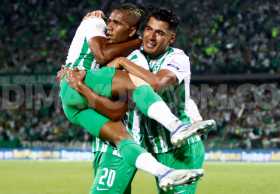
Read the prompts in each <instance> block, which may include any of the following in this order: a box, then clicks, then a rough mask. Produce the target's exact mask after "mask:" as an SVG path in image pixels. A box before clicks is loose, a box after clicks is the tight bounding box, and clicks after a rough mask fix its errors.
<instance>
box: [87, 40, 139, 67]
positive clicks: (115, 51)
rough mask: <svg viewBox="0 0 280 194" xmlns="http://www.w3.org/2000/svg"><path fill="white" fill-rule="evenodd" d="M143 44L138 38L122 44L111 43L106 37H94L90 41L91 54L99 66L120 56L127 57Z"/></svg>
mask: <svg viewBox="0 0 280 194" xmlns="http://www.w3.org/2000/svg"><path fill="white" fill-rule="evenodd" d="M141 43H142V41H141V39H138V38H135V39H132V40H130V41H128V42H122V43H110V42H109V41H108V39H107V38H104V37H94V38H92V39H90V41H89V45H90V49H91V52H92V53H93V54H94V56H95V59H96V62H97V63H98V64H106V63H108V62H109V61H111V60H112V59H114V58H115V57H118V56H127V55H128V54H129V53H130V52H132V51H133V50H135V49H137V48H139V47H140V45H141Z"/></svg>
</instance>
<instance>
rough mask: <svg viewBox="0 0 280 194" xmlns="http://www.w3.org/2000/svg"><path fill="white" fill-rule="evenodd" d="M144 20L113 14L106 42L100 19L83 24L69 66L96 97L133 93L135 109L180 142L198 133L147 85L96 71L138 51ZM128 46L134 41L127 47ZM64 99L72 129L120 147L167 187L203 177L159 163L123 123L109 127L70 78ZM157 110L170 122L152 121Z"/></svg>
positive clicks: (125, 10)
mask: <svg viewBox="0 0 280 194" xmlns="http://www.w3.org/2000/svg"><path fill="white" fill-rule="evenodd" d="M140 18H141V15H140V14H139V10H136V9H135V8H133V7H130V6H122V7H120V8H117V9H114V10H113V12H112V13H111V15H110V18H109V21H108V28H107V35H108V36H107V37H105V34H104V31H105V26H106V25H105V23H104V21H103V20H102V19H100V18H96V17H95V18H90V19H85V20H84V21H82V23H81V24H80V26H79V27H78V29H77V31H76V34H75V36H74V39H73V41H72V43H71V46H70V49H69V52H68V56H67V60H66V64H67V67H69V68H74V67H78V68H79V69H85V70H86V71H85V73H86V74H85V83H86V84H87V85H88V86H90V88H91V89H93V91H95V92H97V93H98V94H101V95H103V96H106V97H118V96H119V94H120V93H121V94H125V95H127V92H128V91H132V93H133V99H134V101H135V102H136V104H137V103H138V107H139V108H140V109H141V110H142V112H144V113H146V115H149V116H150V117H153V118H155V119H157V120H159V121H160V122H161V123H162V124H165V126H166V127H167V128H168V129H170V130H173V131H174V135H173V136H172V137H173V140H175V142H176V141H181V137H180V134H181V132H185V131H186V128H187V129H193V130H196V129H194V126H190V127H189V126H186V125H185V124H183V123H182V122H181V121H179V120H178V119H177V118H176V117H175V116H174V115H173V114H172V113H171V112H170V110H169V109H168V107H167V106H166V105H165V104H164V102H163V101H162V100H161V98H160V97H159V96H158V95H157V94H156V93H155V92H154V91H153V90H152V88H151V87H150V86H149V85H148V84H146V83H145V82H144V81H143V80H141V79H139V78H137V77H135V76H133V75H129V74H127V73H125V72H123V71H116V69H115V68H110V67H108V68H107V67H103V68H101V69H99V70H96V69H97V68H98V65H97V63H96V62H98V63H105V62H107V61H108V60H110V59H112V58H114V57H115V56H117V55H121V54H122V53H127V52H128V51H130V49H131V47H132V48H133V47H135V46H139V40H137V39H136V40H131V39H133V37H134V36H135V33H136V29H137V25H138V23H139V21H140ZM126 40H130V41H129V42H124V41H126ZM110 43H121V44H110ZM119 50H121V51H119ZM92 53H93V54H92ZM90 69H92V70H90ZM114 83H115V84H114ZM77 86H78V89H81V88H80V87H79V86H81V85H80V84H78V85H77ZM76 89H77V88H76ZM86 89H88V88H86ZM142 95H146V96H145V98H146V100H147V101H146V102H145V101H144V100H143V99H142ZM60 97H61V100H62V106H63V110H64V112H65V115H66V117H67V118H68V119H69V120H70V121H71V122H72V123H74V124H78V125H81V126H82V127H84V128H85V129H86V130H87V131H89V132H90V133H91V134H92V135H94V136H97V137H101V139H103V140H108V141H110V142H112V143H113V144H114V145H116V146H117V147H118V150H119V152H120V154H121V155H122V157H123V158H124V160H125V161H126V162H127V163H128V164H129V165H131V166H136V167H137V168H139V169H142V170H144V171H147V172H149V173H151V174H153V175H155V176H157V177H158V178H159V179H160V182H161V185H162V186H163V187H165V186H170V185H171V186H172V185H177V184H184V183H188V182H189V181H191V180H192V179H196V178H197V177H199V176H201V175H202V170H200V169H199V170H172V169H170V168H168V167H166V166H164V165H161V164H160V163H158V162H157V161H156V160H155V159H154V158H153V157H152V155H151V154H149V153H147V152H146V151H145V150H144V149H143V148H141V147H140V146H139V145H138V144H137V143H135V142H134V141H133V140H132V138H131V136H130V135H129V134H128V133H127V132H126V129H125V127H124V126H123V124H122V122H120V121H110V120H109V119H108V118H107V117H105V116H103V115H101V114H99V113H98V112H96V111H95V110H94V109H92V108H88V104H87V101H86V99H85V98H84V97H83V96H81V95H80V94H79V93H78V92H77V91H76V90H74V89H72V88H71V87H69V85H68V83H67V75H66V77H63V78H62V79H61V81H60ZM106 103H108V104H110V105H112V106H115V102H113V101H110V100H109V99H106ZM91 105H93V103H92V104H91ZM101 106H102V105H101ZM117 106H118V105H117ZM123 107H124V108H123ZM159 108H160V109H162V111H163V112H164V114H163V115H162V117H163V118H164V116H165V117H166V118H164V119H162V118H156V117H157V115H156V116H153V115H155V109H159ZM104 109H106V106H104V104H103V109H102V110H101V112H102V111H103V110H104ZM107 109H108V107H107ZM125 109H126V108H125V106H122V107H121V108H120V111H118V112H121V113H122V111H124V110H125ZM150 112H151V113H150ZM166 121H167V122H166ZM203 125H205V124H203ZM191 133H193V132H191ZM187 135H190V134H187ZM107 173H109V174H108V175H110V177H113V176H114V173H113V172H109V171H107ZM110 180H111V179H110ZM108 185H109V184H108Z"/></svg>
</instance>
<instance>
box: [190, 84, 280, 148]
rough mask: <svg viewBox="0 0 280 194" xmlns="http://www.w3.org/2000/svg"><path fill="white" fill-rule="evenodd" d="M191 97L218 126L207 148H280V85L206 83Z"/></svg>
mask: <svg viewBox="0 0 280 194" xmlns="http://www.w3.org/2000/svg"><path fill="white" fill-rule="evenodd" d="M192 96H194V98H195V99H196V100H197V102H198V104H199V109H200V111H201V114H202V115H203V117H204V118H207V119H209V118H213V119H215V120H216V122H217V125H218V126H217V130H214V131H212V132H210V134H209V136H208V138H207V140H206V144H207V148H208V149H210V148H243V149H259V148H280V88H279V84H276V83H270V84H261V85H254V84H242V85H239V84H238V85H225V84H221V85H218V86H217V85H216V86H208V85H206V87H205V86H204V87H203V86H200V90H196V91H194V92H193V94H192ZM199 96H202V97H199Z"/></svg>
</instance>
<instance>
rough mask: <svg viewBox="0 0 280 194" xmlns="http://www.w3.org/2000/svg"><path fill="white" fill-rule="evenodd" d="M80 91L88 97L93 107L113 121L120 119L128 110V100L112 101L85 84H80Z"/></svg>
mask: <svg viewBox="0 0 280 194" xmlns="http://www.w3.org/2000/svg"><path fill="white" fill-rule="evenodd" d="M79 92H80V93H81V94H82V95H83V96H84V97H85V98H86V99H87V101H88V104H89V106H90V107H91V108H93V109H95V110H97V112H99V113H100V114H103V115H105V116H107V117H108V118H110V119H111V120H113V121H117V120H120V119H121V118H122V117H123V116H124V114H125V113H126V111H127V103H126V102H122V101H112V100H110V99H108V98H106V97H103V96H99V95H97V94H96V93H95V92H93V91H92V90H91V89H90V88H88V87H87V86H86V85H84V84H80V85H79Z"/></svg>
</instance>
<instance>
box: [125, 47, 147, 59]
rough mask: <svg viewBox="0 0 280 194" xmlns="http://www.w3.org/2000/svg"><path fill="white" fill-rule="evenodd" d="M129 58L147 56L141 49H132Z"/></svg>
mask: <svg viewBox="0 0 280 194" xmlns="http://www.w3.org/2000/svg"><path fill="white" fill-rule="evenodd" d="M127 58H128V59H130V60H133V59H139V58H145V56H144V54H143V53H142V52H141V50H139V49H136V50H134V51H132V52H131V53H130V54H129V55H128V56H127Z"/></svg>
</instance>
